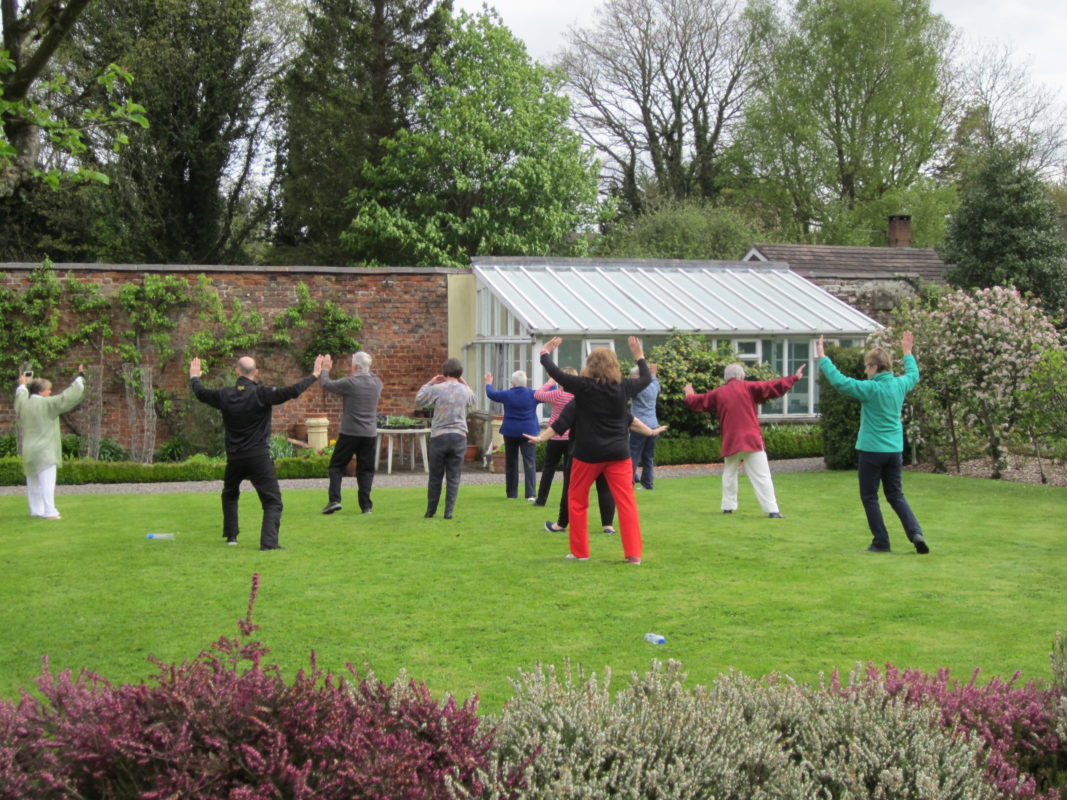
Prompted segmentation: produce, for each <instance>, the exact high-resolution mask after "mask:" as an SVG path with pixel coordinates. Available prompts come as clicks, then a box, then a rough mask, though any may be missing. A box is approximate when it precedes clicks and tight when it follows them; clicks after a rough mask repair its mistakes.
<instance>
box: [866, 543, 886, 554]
mask: <svg viewBox="0 0 1067 800" xmlns="http://www.w3.org/2000/svg"><path fill="white" fill-rule="evenodd" d="M867 552H868V553H888V552H889V548H888V547H875V546H874V545H873V544H872V545H871V546H870V547H868V548H867Z"/></svg>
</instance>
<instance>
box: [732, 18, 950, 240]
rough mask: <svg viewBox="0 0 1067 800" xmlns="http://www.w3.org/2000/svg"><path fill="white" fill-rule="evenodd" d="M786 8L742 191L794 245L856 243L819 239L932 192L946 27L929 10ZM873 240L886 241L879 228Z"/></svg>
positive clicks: (747, 144) (942, 136)
mask: <svg viewBox="0 0 1067 800" xmlns="http://www.w3.org/2000/svg"><path fill="white" fill-rule="evenodd" d="M794 9H795V10H794V12H793V14H792V18H791V19H789V20H787V21H785V22H781V23H779V26H778V27H779V30H778V31H776V32H775V33H774V34H773V35H770V36H768V37H766V39H765V43H766V48H767V52H766V54H765V58H764V59H763V60H762V62H761V63H762V71H761V74H760V77H759V79H758V82H759V89H760V91H759V93H758V95H757V97H756V98H755V99H754V101H753V102H752V103H750V104H749V105H748V107H747V109H746V112H745V127H744V131H743V133H742V134H741V135H739V136H738V137H737V139H736V142H737V145H736V148H737V150H738V151H739V152H740V153H741V155H740V156H739V158H738V161H739V163H741V164H743V165H744V166H743V168H742V170H741V174H742V175H747V176H749V177H748V178H747V179H746V181H747V182H746V185H745V188H744V191H745V193H746V194H749V195H751V199H752V201H753V204H754V205H755V206H757V207H764V208H765V209H773V210H774V211H773V216H775V217H776V218H777V224H778V225H779V226H780V227H781V229H782V232H783V235H785V236H787V237H789V238H791V239H793V238H803V239H818V240H819V241H820V242H823V241H825V242H826V243H841V244H844V243H850V244H852V243H857V242H855V241H840V242H838V241H836V240H833V241H831V240H827V239H824V233H823V231H824V230H825V231H827V232H828V233H829V234H831V235H833V236H838V235H840V234H841V233H844V232H846V231H849V230H851V223H849V222H844V223H843V224H842V223H840V222H839V220H842V219H845V218H847V217H851V218H852V219H854V220H855V221H857V222H859V221H860V220H861V219H864V218H866V219H868V220H869V219H870V218H871V216H872V213H870V212H865V211H863V209H864V208H865V207H867V206H868V205H870V204H874V205H872V206H871V208H872V209H873V208H876V207H878V205H877V204H879V203H880V202H881V201H882V199H883V198H885V197H887V196H889V195H891V194H892V193H894V192H902V191H903V192H907V191H910V190H913V189H918V187H920V186H926V187H927V190H928V191H934V192H937V191H940V190H939V189H938V188H937V187H934V186H931V185H929V184H925V183H924V178H923V176H924V173H925V171H926V169H927V168H928V167H929V165H930V164H931V162H932V161H933V159H934V158H935V157H936V156H937V155H938V154H939V152H940V148H941V145H942V143H943V142H944V141H945V140H946V138H947V131H946V109H947V104H946V101H945V97H946V87H945V86H944V85H943V74H944V69H945V65H946V59H947V53H948V47H949V43H950V37H951V27H950V26H949V25H948V23H947V22H946V21H945V20H944V19H943V18H941V17H940V16H938V15H936V14H934V13H933V12H932V11H931V9H930V6H929V3H927V2H926V0H812V1H811V2H804V3H799V4H797V5H796V6H795V7H794ZM946 199H947V198H946ZM934 205H935V206H938V205H942V203H935V204H934ZM883 210H884V208H879V210H878V213H881V211H883ZM767 213H768V212H767V211H764V212H763V213H762V214H761V216H762V215H763V214H767ZM893 213H900V210H899V208H898V209H893ZM874 230H876V231H879V232H880V231H882V230H884V217H882V218H881V219H880V220H878V224H877V226H876V227H875V229H874ZM863 243H864V244H869V243H870V242H869V241H868V242H863Z"/></svg>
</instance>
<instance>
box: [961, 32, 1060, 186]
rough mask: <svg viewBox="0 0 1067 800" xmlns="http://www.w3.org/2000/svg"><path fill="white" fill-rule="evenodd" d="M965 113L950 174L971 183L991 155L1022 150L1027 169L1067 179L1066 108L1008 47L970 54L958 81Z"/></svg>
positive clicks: (1042, 175)
mask: <svg viewBox="0 0 1067 800" xmlns="http://www.w3.org/2000/svg"><path fill="white" fill-rule="evenodd" d="M956 92H957V93H958V95H959V101H958V102H959V105H960V108H961V112H960V115H959V119H958V121H957V122H956V125H955V131H956V133H955V136H954V139H953V141H952V144H951V148H950V150H949V163H948V164H947V165H946V167H945V170H944V172H945V174H947V175H948V176H949V177H951V178H952V179H954V180H956V181H960V182H966V180H967V179H968V178H969V177H971V176H972V175H973V174H974V173H975V172H976V171H977V170H978V168H979V167H980V166H981V163H982V161H983V159H984V157H985V154H986V153H988V151H990V150H992V149H996V148H1010V147H1016V146H1018V147H1021V148H1022V149H1023V151H1025V153H1026V156H1025V165H1026V166H1027V167H1029V168H1031V169H1033V170H1034V171H1035V172H1037V174H1038V175H1039V176H1040V177H1041V178H1042V179H1043V180H1048V181H1052V180H1056V179H1059V178H1062V177H1063V174H1064V168H1065V166H1067V106H1065V105H1064V104H1063V103H1062V102H1061V100H1060V98H1059V97H1057V95H1056V93H1055V92H1054V91H1053V90H1052V89H1050V88H1048V87H1044V86H1041V85H1038V84H1035V83H1034V82H1033V81H1032V80H1031V78H1030V73H1029V70H1028V69H1027V68H1026V67H1025V66H1021V65H1019V64H1017V63H1015V62H1014V61H1013V54H1012V52H1011V50H1010V49H1009V48H1007V47H986V48H983V49H980V50H977V51H975V52H972V53H970V58H969V60H968V61H967V62H966V63H965V64H963V66H962V67H961V68H960V69H959V77H958V79H957V81H956Z"/></svg>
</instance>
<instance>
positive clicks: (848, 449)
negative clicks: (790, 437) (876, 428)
mask: <svg viewBox="0 0 1067 800" xmlns="http://www.w3.org/2000/svg"><path fill="white" fill-rule="evenodd" d="M826 355H827V356H829V357H830V360H831V361H833V362H834V366H836V367H837V369H838V370H839V371H840V372H841V374H842V375H846V376H848V377H850V378H856V379H857V380H863V379H864V378H865V377H866V373H865V372H864V369H863V366H864V365H863V356H864V351H863V349H862V348H859V347H827V348H826ZM819 411H820V412H821V413H822V438H823V457H824V458H825V459H826V466H827V467H828V468H829V469H855V468H856V436H857V435H858V434H859V430H860V403H859V400H855V399H853V398H851V397H849V396H848V395H846V394H844V393H843V392H839V391H837V389H835V388H833V387H832V386H831V385H830V383H829V381H827V380H826V378H825V377H824V376H823V375H819Z"/></svg>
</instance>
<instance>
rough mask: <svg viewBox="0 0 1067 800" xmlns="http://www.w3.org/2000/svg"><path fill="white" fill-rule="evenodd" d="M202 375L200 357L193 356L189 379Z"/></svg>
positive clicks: (190, 363)
mask: <svg viewBox="0 0 1067 800" xmlns="http://www.w3.org/2000/svg"><path fill="white" fill-rule="evenodd" d="M200 375H201V372H200V358H199V356H193V360H192V361H190V362H189V377H190V378H199V377H200Z"/></svg>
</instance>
